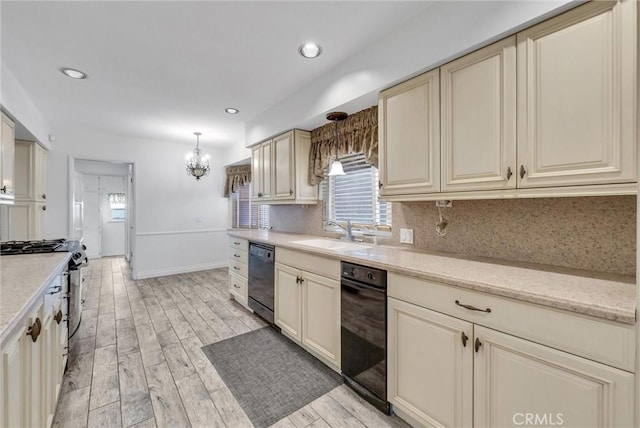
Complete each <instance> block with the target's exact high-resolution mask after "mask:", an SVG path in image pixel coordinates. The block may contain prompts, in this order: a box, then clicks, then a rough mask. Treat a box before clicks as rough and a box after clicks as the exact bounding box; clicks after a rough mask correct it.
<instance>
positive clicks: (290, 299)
mask: <svg viewBox="0 0 640 428" xmlns="http://www.w3.org/2000/svg"><path fill="white" fill-rule="evenodd" d="M299 278H302V273H301V272H300V271H299V270H298V269H294V268H292V267H289V266H287V265H283V264H280V263H276V264H275V280H276V284H275V308H274V309H275V311H274V312H275V314H274V315H275V323H276V325H277V326H279V327H280V328H281V329H282V332H283V333H286V334H287V335H288V336H289V337H291V338H292V339H295V340H297V341H298V342H300V341H302V328H301V327H302V314H301V312H302V307H301V299H302V287H301V284H300V281H299Z"/></svg>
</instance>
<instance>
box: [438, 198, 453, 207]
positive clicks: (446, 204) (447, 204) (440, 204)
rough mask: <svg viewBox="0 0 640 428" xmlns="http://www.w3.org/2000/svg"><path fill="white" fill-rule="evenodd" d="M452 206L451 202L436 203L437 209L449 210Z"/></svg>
mask: <svg viewBox="0 0 640 428" xmlns="http://www.w3.org/2000/svg"><path fill="white" fill-rule="evenodd" d="M452 206H453V201H448V200H442V201H436V207H437V208H451V207H452Z"/></svg>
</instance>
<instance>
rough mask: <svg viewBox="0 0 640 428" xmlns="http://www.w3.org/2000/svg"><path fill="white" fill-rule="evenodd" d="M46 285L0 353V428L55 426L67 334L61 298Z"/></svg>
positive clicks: (56, 283) (58, 278)
mask: <svg viewBox="0 0 640 428" xmlns="http://www.w3.org/2000/svg"><path fill="white" fill-rule="evenodd" d="M62 280H66V277H65V276H60V275H59V276H56V277H55V279H54V281H52V283H51V284H49V287H48V288H47V291H46V293H52V294H46V298H45V299H44V303H42V302H43V301H42V300H40V303H39V304H38V305H37V307H35V308H34V309H33V310H31V311H30V312H28V314H29V315H28V316H26V317H25V319H24V320H23V322H22V323H21V324H20V325H19V326H18V328H17V329H15V331H14V332H13V333H12V334H11V335H10V336H7V338H6V339H3V342H2V347H1V350H0V356H1V363H2V364H1V365H0V392H1V394H0V426H2V427H49V426H51V424H52V422H53V416H54V414H55V410H56V405H57V402H58V396H59V394H60V387H61V385H62V377H63V374H64V369H65V366H66V363H67V355H66V354H67V350H68V348H67V346H68V331H67V324H66V321H65V320H64V318H65V315H64V314H63V307H62V305H63V304H64V303H63V302H64V300H63V299H62V298H61V293H62V292H61V291H60V288H58V286H59V285H60V284H61V282H60V281H62Z"/></svg>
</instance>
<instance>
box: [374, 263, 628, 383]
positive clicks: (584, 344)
mask: <svg viewBox="0 0 640 428" xmlns="http://www.w3.org/2000/svg"><path fill="white" fill-rule="evenodd" d="M387 294H388V296H389V297H394V298H396V299H399V300H403V301H405V302H409V303H413V304H416V305H419V306H422V307H425V308H428V309H433V310H435V311H438V312H442V313H445V314H448V315H452V316H454V317H457V318H460V319H464V320H466V321H470V322H472V323H474V324H478V325H482V326H486V327H489V328H492V329H495V330H498V331H502V332H505V333H510V334H512V335H514V336H518V337H522V338H524V339H528V340H531V341H534V342H538V343H541V344H544V345H547V346H550V347H553V348H556V349H560V350H563V351H566V352H569V353H572V354H575V355H579V356H582V357H585V358H588V359H591V360H594V361H599V362H601V363H603V364H608V365H610V366H613V367H617V368H619V369H622V370H627V371H631V372H632V371H634V356H635V351H634V349H635V331H634V327H633V326H632V325H626V324H620V323H615V322H612V321H607V320H602V319H597V318H592V317H588V316H585V315H580V314H575V313H570V312H566V311H562V310H559V309H555V308H549V307H544V306H540V305H536V304H533V303H525V302H519V301H516V300H511V299H508V298H504V297H499V296H494V295H490V294H486V293H481V292H476V291H471V290H467V289H463V288H458V287H454V286H449V285H444V284H440V283H437V282H433V281H429V280H424V279H418V278H412V277H407V276H403V275H398V274H396V273H393V272H389V274H388V289H387ZM456 301H458V302H459V303H461V304H466V305H472V306H475V307H476V308H481V309H485V308H490V309H491V312H490V313H487V312H478V311H471V310H468V309H465V308H463V307H461V306H458V305H456V303H455V302H456Z"/></svg>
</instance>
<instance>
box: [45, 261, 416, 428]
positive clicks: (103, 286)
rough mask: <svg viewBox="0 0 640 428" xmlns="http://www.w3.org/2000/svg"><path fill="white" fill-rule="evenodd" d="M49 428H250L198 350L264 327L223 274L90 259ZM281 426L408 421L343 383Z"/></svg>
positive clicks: (376, 424) (395, 424)
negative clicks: (142, 273)
mask: <svg viewBox="0 0 640 428" xmlns="http://www.w3.org/2000/svg"><path fill="white" fill-rule="evenodd" d="M86 278H87V279H86V282H85V284H87V285H88V287H87V289H86V301H85V306H84V312H83V315H82V323H81V325H80V329H79V330H78V332H77V333H76V334H75V336H74V337H73V338H71V341H70V344H69V348H70V349H69V363H68V368H67V372H66V374H65V377H64V381H63V386H62V391H61V394H60V399H59V401H58V408H57V412H56V416H55V419H54V422H53V425H54V427H85V426H91V427H98V426H100V427H130V426H135V427H156V426H157V427H170V426H171V427H188V426H193V427H229V428H233V427H243V428H244V427H251V426H252V425H251V422H250V421H249V419H248V418H247V416H246V415H245V413H244V411H243V410H242V408H241V407H240V405H239V404H238V403H237V401H236V400H235V399H234V397H233V395H231V392H230V391H229V389H228V388H227V387H226V385H225V384H224V382H223V381H222V379H221V378H220V376H219V375H218V373H217V372H216V370H215V368H214V367H213V366H212V365H211V363H210V362H209V360H208V359H207V358H206V357H205V356H204V354H203V353H202V351H201V350H200V348H201V347H202V346H203V345H204V344H209V343H213V342H216V341H219V340H223V339H226V338H229V337H232V336H235V335H239V334H243V333H246V332H249V331H251V330H255V329H258V328H261V327H264V326H265V324H264V322H263V321H261V320H260V319H259V318H257V317H255V316H254V315H252V314H250V313H249V312H248V311H247V310H245V309H244V308H242V307H241V306H240V305H239V304H238V303H236V302H235V301H232V300H229V298H228V291H227V270H226V269H215V270H210V271H204V272H197V273H190V274H181V275H173V276H167V277H162V278H153V279H147V280H140V281H133V280H132V279H131V274H130V270H129V267H128V264H127V262H126V261H125V260H124V259H122V258H103V259H97V260H92V261H91V262H90V265H89V268H88V271H87V275H86ZM274 426H277V427H283V428H284V427H291V428H302V427H313V428H322V427H325V428H326V427H335V428H338V427H357V428H361V427H363V426H367V427H389V426H391V427H406V424H404V423H403V422H402V421H401V420H400V419H398V418H397V417H386V416H384V415H383V414H381V413H380V412H378V411H377V410H375V409H374V408H373V407H371V406H370V405H369V404H368V403H366V402H364V401H363V400H361V399H360V398H359V397H358V396H356V395H355V394H354V393H353V392H352V391H351V390H349V389H348V388H347V387H345V386H344V385H343V386H340V387H338V388H336V389H334V390H332V391H331V392H329V393H328V394H325V395H324V396H322V397H320V398H319V399H317V400H315V401H314V402H312V403H310V404H309V405H307V406H305V407H303V408H302V409H300V410H298V411H297V412H295V413H293V414H291V415H289V416H288V417H286V418H284V419H282V420H281V421H279V422H278V423H276V424H275V425H274Z"/></svg>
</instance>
